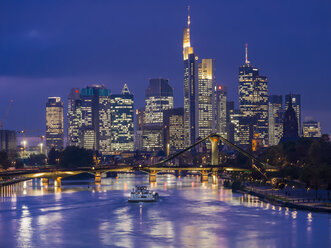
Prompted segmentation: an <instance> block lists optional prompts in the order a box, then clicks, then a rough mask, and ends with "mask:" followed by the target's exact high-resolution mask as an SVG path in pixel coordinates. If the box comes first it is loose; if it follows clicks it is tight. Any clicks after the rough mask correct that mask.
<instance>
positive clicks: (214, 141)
mask: <svg viewBox="0 0 331 248" xmlns="http://www.w3.org/2000/svg"><path fill="white" fill-rule="evenodd" d="M209 141H210V143H211V165H218V162H219V161H218V143H219V141H220V137H219V135H217V134H212V135H210V136H209Z"/></svg>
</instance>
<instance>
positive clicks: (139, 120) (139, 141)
mask: <svg viewBox="0 0 331 248" xmlns="http://www.w3.org/2000/svg"><path fill="white" fill-rule="evenodd" d="M135 119H136V133H135V136H134V147H135V150H141V149H142V148H143V129H144V119H145V108H140V109H136V118H135Z"/></svg>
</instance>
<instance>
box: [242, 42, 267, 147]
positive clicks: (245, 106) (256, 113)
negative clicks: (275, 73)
mask: <svg viewBox="0 0 331 248" xmlns="http://www.w3.org/2000/svg"><path fill="white" fill-rule="evenodd" d="M239 109H240V112H241V113H242V114H243V117H244V118H245V119H246V120H245V121H244V122H248V119H247V117H249V119H250V121H251V124H252V128H253V137H254V139H259V140H261V141H262V146H266V145H267V144H268V84H267V77H264V76H260V75H259V69H258V68H255V67H253V66H252V65H251V64H250V62H249V61H248V58H247V44H246V60H245V64H244V65H243V66H240V68H239ZM246 133H247V132H246ZM246 138H248V137H246ZM248 140H250V141H251V138H248Z"/></svg>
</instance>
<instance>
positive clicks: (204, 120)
mask: <svg viewBox="0 0 331 248" xmlns="http://www.w3.org/2000/svg"><path fill="white" fill-rule="evenodd" d="M198 67H199V71H198V75H199V81H198V109H199V114H198V124H199V125H198V130H199V137H200V138H205V137H207V136H208V135H209V134H211V133H212V132H213V131H215V117H214V116H215V114H216V112H215V111H214V110H215V107H216V106H215V60H214V59H202V61H201V63H199V66H198Z"/></svg>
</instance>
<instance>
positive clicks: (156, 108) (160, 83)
mask: <svg viewBox="0 0 331 248" xmlns="http://www.w3.org/2000/svg"><path fill="white" fill-rule="evenodd" d="M145 103H146V106H145V124H159V125H162V123H163V111H164V110H167V109H172V108H173V107H174V93H173V89H172V87H171V86H170V85H169V83H168V79H163V78H153V79H150V80H149V85H148V87H147V89H146V91H145Z"/></svg>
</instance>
